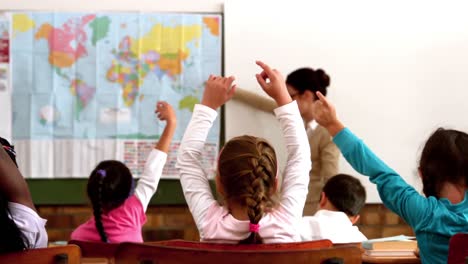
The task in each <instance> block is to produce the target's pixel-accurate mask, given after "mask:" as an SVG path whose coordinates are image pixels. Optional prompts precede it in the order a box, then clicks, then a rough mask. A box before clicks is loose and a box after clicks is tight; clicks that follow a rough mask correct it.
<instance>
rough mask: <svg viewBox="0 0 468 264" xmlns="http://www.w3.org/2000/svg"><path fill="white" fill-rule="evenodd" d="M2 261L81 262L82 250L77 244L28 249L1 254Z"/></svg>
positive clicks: (23, 263)
mask: <svg viewBox="0 0 468 264" xmlns="http://www.w3.org/2000/svg"><path fill="white" fill-rule="evenodd" d="M0 263H21V264H36V263H44V264H80V263H81V252H80V248H79V247H78V246H76V245H68V246H60V247H50V248H38V249H28V250H25V251H20V252H14V253H8V254H2V255H0Z"/></svg>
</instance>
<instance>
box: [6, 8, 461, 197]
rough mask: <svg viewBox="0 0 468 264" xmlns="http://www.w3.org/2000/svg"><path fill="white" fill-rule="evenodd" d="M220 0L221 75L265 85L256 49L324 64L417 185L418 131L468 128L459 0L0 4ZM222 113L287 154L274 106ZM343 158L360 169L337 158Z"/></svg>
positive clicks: (350, 120)
mask: <svg viewBox="0 0 468 264" xmlns="http://www.w3.org/2000/svg"><path fill="white" fill-rule="evenodd" d="M223 4H225V7H224V8H225V72H226V74H227V75H231V74H232V75H235V76H236V77H237V83H238V84H239V86H240V87H242V88H244V89H248V90H250V91H253V92H256V93H259V94H262V92H261V90H260V88H259V87H258V85H257V84H256V81H255V78H254V74H255V73H256V72H258V68H257V67H256V66H255V65H254V60H255V59H263V60H265V61H266V62H268V63H271V64H272V65H273V66H274V67H277V68H278V69H279V70H281V71H282V72H283V73H284V74H287V73H288V72H290V71H292V70H294V69H295V68H297V67H300V66H312V67H323V68H324V69H325V70H326V71H327V72H328V73H329V74H330V75H331V77H332V85H331V87H330V99H331V100H332V101H333V102H334V103H335V104H336V106H337V108H338V113H339V115H340V117H342V119H343V120H344V121H345V122H346V124H347V125H348V126H350V127H351V128H352V129H353V131H355V132H356V133H357V134H358V135H359V136H361V137H363V138H364V139H365V140H366V142H367V143H368V144H369V145H370V146H371V147H372V148H373V149H374V150H375V151H376V152H377V153H378V154H379V155H380V156H381V157H382V158H383V159H384V160H385V161H386V162H387V163H388V164H389V165H391V166H392V167H393V168H395V169H396V170H397V171H398V172H400V173H401V174H402V175H403V176H405V179H406V180H407V181H408V182H409V183H411V184H413V185H414V186H416V188H417V189H418V190H419V189H420V184H419V179H418V176H417V173H416V168H417V160H418V157H419V151H420V149H421V147H422V144H423V143H424V140H425V138H426V137H427V136H428V135H429V134H430V132H431V131H432V130H433V129H434V128H435V127H437V126H440V125H443V126H448V127H453V128H457V129H464V130H468V123H467V122H466V119H465V118H464V115H463V113H465V112H467V111H468V104H466V102H465V101H466V98H468V92H467V91H468V90H467V89H466V85H467V83H468V72H467V71H468V50H467V47H468V27H466V25H467V24H468V17H467V16H466V15H465V14H464V10H466V8H465V7H466V6H465V3H464V1H450V2H449V3H442V2H440V1H422V0H414V1H403V0H397V1H371V0H358V1H352V2H349V1H338V0H333V1H298V0H295V1H265V0H255V1H248V0H233V1H229V0H225V1H223V0H200V1H190V0H186V1H182V0H175V1H165V0H133V1H130V0H125V1H124V0H120V1H115V0H112V1H111V0H100V1H92V0H81V1H60V0H45V1H35V0H24V1H21V2H19V1H2V3H1V5H0V8H1V9H5V10H23V9H25V8H27V9H33V10H62V11H71V10H75V11H80V10H82V11H83V10H105V11H109V10H115V11H123V10H141V11H153V12H154V11H162V12H169V11H170V12H221V11H223ZM1 107H2V108H3V107H4V106H3V104H2V106H1ZM226 120H227V123H226V138H227V139H229V138H231V137H232V136H236V135H241V134H246V133H248V134H254V135H257V136H262V137H265V138H267V139H268V140H270V141H271V142H272V143H273V145H274V146H275V148H276V149H277V153H278V156H279V158H280V164H281V165H283V164H284V161H285V153H286V152H285V148H284V146H283V141H282V137H281V133H280V131H279V129H278V128H279V127H278V124H277V122H276V121H275V119H274V117H273V116H272V115H271V114H268V113H264V112H260V111H256V110H255V108H253V107H250V106H246V105H243V103H240V102H235V101H233V102H229V103H228V104H227V106H226ZM0 131H1V130H0ZM341 165H342V169H343V171H344V172H348V173H351V174H353V175H357V173H356V172H354V171H353V170H352V169H351V168H350V167H349V165H348V164H347V163H346V162H345V161H344V160H341ZM361 180H362V181H363V182H364V183H365V185H366V189H367V191H368V197H369V199H368V202H379V201H380V199H379V197H378V194H377V192H376V189H375V187H374V186H373V185H372V184H371V183H369V182H368V181H367V179H366V178H364V177H362V178H361Z"/></svg>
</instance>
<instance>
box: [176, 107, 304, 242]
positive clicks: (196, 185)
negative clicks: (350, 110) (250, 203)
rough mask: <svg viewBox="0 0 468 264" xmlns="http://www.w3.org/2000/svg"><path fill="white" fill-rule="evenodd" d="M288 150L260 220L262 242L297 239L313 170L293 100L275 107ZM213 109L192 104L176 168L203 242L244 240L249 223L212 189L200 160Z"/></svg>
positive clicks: (211, 120) (214, 114)
mask: <svg viewBox="0 0 468 264" xmlns="http://www.w3.org/2000/svg"><path fill="white" fill-rule="evenodd" d="M275 115H276V117H277V118H278V120H279V123H280V126H281V129H282V131H283V136H284V141H285V143H286V149H287V152H288V160H287V163H286V167H285V170H284V176H283V184H282V185H281V193H280V201H279V205H278V207H276V208H274V210H273V211H272V212H270V213H266V214H265V215H264V216H263V217H262V219H261V220H260V222H259V224H260V228H259V234H260V236H261V237H262V238H263V241H264V242H265V243H284V242H299V241H301V236H300V232H299V228H300V222H301V220H302V211H303V209H304V204H305V200H306V197H307V192H308V188H307V185H308V184H309V171H310V168H311V161H310V147H309V144H307V134H306V131H305V129H304V123H303V121H302V118H301V116H300V114H299V109H298V107H297V104H296V102H295V101H293V102H291V103H289V104H287V105H284V106H281V107H278V108H276V109H275ZM216 116H217V112H216V111H214V110H213V109H211V108H209V107H207V106H204V105H196V106H195V109H194V111H193V115H192V119H191V121H190V123H189V125H188V127H187V129H186V131H185V135H184V138H183V139H182V143H181V145H180V148H179V153H178V156H177V165H176V167H177V169H178V170H179V174H180V181H181V184H182V189H183V191H184V195H185V200H186V201H187V204H188V206H189V208H190V212H191V213H192V215H193V218H194V220H195V223H196V225H197V227H198V231H199V232H200V238H201V240H202V241H208V242H216V243H233V244H236V243H239V241H241V240H243V239H245V238H247V237H248V236H249V234H250V232H249V221H244V220H238V219H236V218H234V217H233V216H232V215H231V214H230V213H229V211H228V210H227V209H226V208H225V207H223V206H221V205H219V204H218V202H217V201H216V200H215V199H214V197H213V194H212V193H211V189H210V185H209V182H208V178H207V174H206V173H205V171H204V170H203V167H202V166H201V163H200V159H201V156H202V155H203V153H202V150H203V146H204V145H205V140H206V137H207V135H208V132H209V130H210V128H211V126H212V124H213V121H214V120H215V119H216Z"/></svg>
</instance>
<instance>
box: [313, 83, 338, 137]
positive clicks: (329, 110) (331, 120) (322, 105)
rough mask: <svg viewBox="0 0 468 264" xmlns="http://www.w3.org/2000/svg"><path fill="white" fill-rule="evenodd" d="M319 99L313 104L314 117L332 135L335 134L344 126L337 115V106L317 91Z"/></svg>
mask: <svg viewBox="0 0 468 264" xmlns="http://www.w3.org/2000/svg"><path fill="white" fill-rule="evenodd" d="M316 94H317V97H318V99H319V100H317V101H315V103H314V104H313V111H314V118H315V121H317V123H319V124H320V125H321V126H323V127H325V128H326V129H327V130H328V132H329V133H330V135H332V136H335V135H336V134H337V133H338V132H340V131H341V130H342V129H343V128H344V126H343V124H342V123H341V122H340V120H338V118H337V117H336V110H335V107H334V106H333V105H332V104H331V103H330V102H329V101H328V100H327V98H326V97H325V96H324V95H323V94H322V93H320V92H317V93H316Z"/></svg>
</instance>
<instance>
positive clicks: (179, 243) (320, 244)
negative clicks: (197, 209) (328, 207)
mask: <svg viewBox="0 0 468 264" xmlns="http://www.w3.org/2000/svg"><path fill="white" fill-rule="evenodd" d="M145 244H150V245H163V246H171V247H182V248H193V249H197V248H198V249H219V250H255V251H258V250H283V249H285V250H287V249H294V250H298V249H314V248H330V247H332V246H333V244H332V242H331V241H330V240H327V239H324V240H315V241H307V242H296V243H278V244H258V245H239V244H219V243H206V242H196V241H187V240H181V239H174V240H164V241H157V242H147V243H145Z"/></svg>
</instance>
